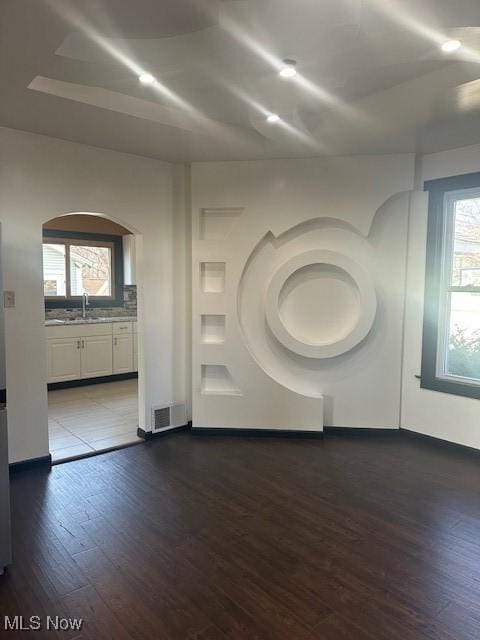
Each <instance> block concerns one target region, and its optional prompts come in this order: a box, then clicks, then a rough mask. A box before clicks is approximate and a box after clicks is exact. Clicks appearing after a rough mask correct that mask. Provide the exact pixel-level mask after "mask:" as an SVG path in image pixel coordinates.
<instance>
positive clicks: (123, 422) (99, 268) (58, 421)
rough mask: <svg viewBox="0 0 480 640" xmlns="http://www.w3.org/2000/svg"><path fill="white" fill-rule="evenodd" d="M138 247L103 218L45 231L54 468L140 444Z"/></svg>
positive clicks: (75, 216)
mask: <svg viewBox="0 0 480 640" xmlns="http://www.w3.org/2000/svg"><path fill="white" fill-rule="evenodd" d="M140 246H141V234H140V233H138V231H137V230H136V229H132V228H131V226H130V225H126V224H124V223H123V222H122V221H120V220H116V219H115V218H113V217H111V216H107V215H106V214H103V213H91V212H72V213H67V214H63V215H60V216H57V217H54V218H51V219H50V220H48V221H46V222H45V223H44V224H43V287H44V303H45V324H46V346H47V385H48V399H49V402H48V405H49V447H50V453H51V454H52V458H53V461H54V462H58V461H64V460H69V459H74V458H77V457H82V456H85V455H93V454H94V453H97V452H99V451H105V450H109V449H112V448H118V447H121V446H127V445H130V444H134V443H137V442H140V441H141V440H140V438H138V436H137V429H138V424H139V406H140V403H139V398H142V397H143V379H144V378H143V371H142V364H141V358H140V365H139V358H138V353H139V349H138V340H139V333H138V331H137V316H138V298H137V285H138V278H140V277H141V275H140V274H141V269H140V268H139V266H140V265H139V264H138V262H139V260H140V256H141V251H137V248H139V247H140ZM140 299H141V297H140ZM140 335H141V333H140ZM140 351H141V349H140Z"/></svg>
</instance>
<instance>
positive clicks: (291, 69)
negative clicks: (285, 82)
mask: <svg viewBox="0 0 480 640" xmlns="http://www.w3.org/2000/svg"><path fill="white" fill-rule="evenodd" d="M283 62H284V65H285V66H283V67H282V68H281V69H280V71H279V72H278V75H279V76H280V77H281V78H293V77H294V76H296V75H297V70H296V69H295V65H296V64H297V62H296V60H291V59H290V58H285V60H284V61H283Z"/></svg>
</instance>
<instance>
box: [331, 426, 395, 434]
mask: <svg viewBox="0 0 480 640" xmlns="http://www.w3.org/2000/svg"><path fill="white" fill-rule="evenodd" d="M323 431H324V433H325V435H329V434H332V435H347V436H352V435H353V436H355V435H358V436H360V435H363V436H375V435H383V436H386V435H393V434H395V436H399V435H400V429H398V427H395V428H389V427H324V428H323Z"/></svg>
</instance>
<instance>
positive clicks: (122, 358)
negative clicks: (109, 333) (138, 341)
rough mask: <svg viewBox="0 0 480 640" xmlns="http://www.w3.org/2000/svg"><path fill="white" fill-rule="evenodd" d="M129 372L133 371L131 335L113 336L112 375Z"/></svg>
mask: <svg viewBox="0 0 480 640" xmlns="http://www.w3.org/2000/svg"><path fill="white" fill-rule="evenodd" d="M130 371H134V369H133V339H132V334H131V333H129V334H122V335H117V336H113V373H129V372H130Z"/></svg>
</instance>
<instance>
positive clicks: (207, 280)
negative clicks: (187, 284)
mask: <svg viewBox="0 0 480 640" xmlns="http://www.w3.org/2000/svg"><path fill="white" fill-rule="evenodd" d="M200 287H201V290H202V291H203V292H204V293H223V292H224V291H225V262H201V263H200Z"/></svg>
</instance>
